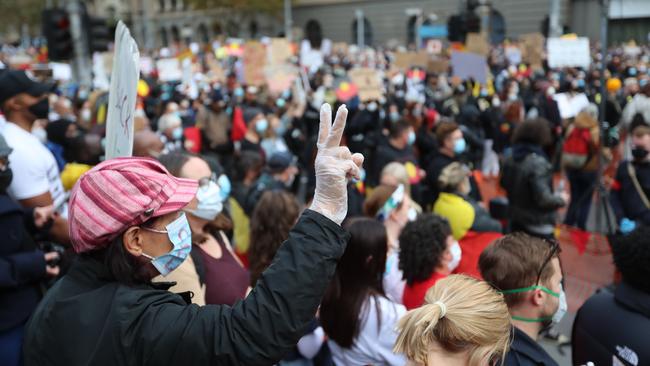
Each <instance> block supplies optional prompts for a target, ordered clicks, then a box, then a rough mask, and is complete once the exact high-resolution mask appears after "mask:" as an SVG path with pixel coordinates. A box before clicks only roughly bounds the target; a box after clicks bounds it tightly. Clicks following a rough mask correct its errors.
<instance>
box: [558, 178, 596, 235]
mask: <svg viewBox="0 0 650 366" xmlns="http://www.w3.org/2000/svg"><path fill="white" fill-rule="evenodd" d="M567 178H568V179H569V185H570V186H571V202H569V208H568V209H567V213H566V217H565V218H564V223H565V224H567V225H569V226H576V227H579V228H580V229H582V230H584V229H585V226H586V223H587V217H588V216H589V209H590V208H591V198H592V196H593V194H594V189H595V188H596V185H597V184H598V182H597V181H596V179H597V178H598V173H596V172H584V171H581V170H568V171H567Z"/></svg>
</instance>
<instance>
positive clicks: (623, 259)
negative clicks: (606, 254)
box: [609, 226, 650, 293]
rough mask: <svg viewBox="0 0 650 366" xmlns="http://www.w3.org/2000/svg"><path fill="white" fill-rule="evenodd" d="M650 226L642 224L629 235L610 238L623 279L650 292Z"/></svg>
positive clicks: (615, 261) (617, 266)
mask: <svg viewBox="0 0 650 366" xmlns="http://www.w3.org/2000/svg"><path fill="white" fill-rule="evenodd" d="M648 238H650V226H641V227H639V228H637V229H636V230H634V231H632V232H631V233H629V234H627V235H615V236H611V237H610V238H609V242H610V243H611V246H612V254H613V256H614V263H615V264H616V268H618V270H619V271H620V272H621V275H622V276H623V281H625V282H626V283H627V284H629V285H630V286H632V287H634V288H637V289H639V290H641V291H644V292H646V293H650V280H649V279H650V239H648Z"/></svg>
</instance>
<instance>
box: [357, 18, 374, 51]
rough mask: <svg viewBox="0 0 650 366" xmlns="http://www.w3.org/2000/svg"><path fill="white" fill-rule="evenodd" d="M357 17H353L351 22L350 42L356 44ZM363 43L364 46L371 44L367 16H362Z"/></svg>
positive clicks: (370, 26)
mask: <svg viewBox="0 0 650 366" xmlns="http://www.w3.org/2000/svg"><path fill="white" fill-rule="evenodd" d="M357 25H358V24H357V19H356V18H355V19H354V21H353V22H352V43H353V44H357V39H358V38H357V31H358V27H357ZM363 44H364V45H366V46H372V25H370V21H369V20H368V18H366V17H363Z"/></svg>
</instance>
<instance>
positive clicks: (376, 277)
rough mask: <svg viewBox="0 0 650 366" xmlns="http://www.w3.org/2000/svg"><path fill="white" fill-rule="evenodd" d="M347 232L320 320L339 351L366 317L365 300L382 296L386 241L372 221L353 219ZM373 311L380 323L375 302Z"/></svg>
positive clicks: (349, 344)
mask: <svg viewBox="0 0 650 366" xmlns="http://www.w3.org/2000/svg"><path fill="white" fill-rule="evenodd" d="M346 230H347V231H348V232H349V233H350V240H349V241H348V245H347V247H346V248H345V253H343V257H341V260H340V261H339V264H338V267H337V268H336V273H334V278H333V279H332V282H331V283H330V286H329V288H328V289H327V291H326V292H325V297H324V298H323V302H322V304H321V309H320V319H321V323H322V325H323V329H325V332H326V333H327V335H328V336H329V338H330V339H332V340H334V341H336V343H337V344H338V345H339V346H341V347H344V348H350V347H352V344H353V343H354V339H355V338H356V337H357V336H358V335H359V328H360V325H361V322H362V320H363V318H364V317H365V316H366V314H367V310H368V309H367V308H363V306H364V303H365V302H366V299H368V297H369V296H385V295H384V287H383V285H382V278H383V274H384V270H385V268H386V251H387V248H388V239H387V236H386V228H385V227H384V225H383V224H381V223H380V222H379V221H377V220H373V219H367V218H356V219H352V220H350V221H349V222H348V224H347V225H346ZM376 307H377V323H379V322H380V312H379V303H378V302H377V303H376ZM362 313H363V314H362Z"/></svg>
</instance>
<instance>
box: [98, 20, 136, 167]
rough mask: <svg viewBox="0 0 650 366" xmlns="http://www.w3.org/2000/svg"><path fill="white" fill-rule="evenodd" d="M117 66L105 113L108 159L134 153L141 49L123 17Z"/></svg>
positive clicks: (119, 26) (117, 37)
mask: <svg viewBox="0 0 650 366" xmlns="http://www.w3.org/2000/svg"><path fill="white" fill-rule="evenodd" d="M113 65H115V67H114V68H113V72H112V74H111V87H110V90H109V95H108V111H107V113H108V114H107V116H106V159H112V158H116V157H121V156H131V155H132V153H133V116H134V114H135V102H136V99H137V90H138V80H139V79H140V52H139V51H138V45H137V44H136V43H135V40H134V39H133V37H131V33H130V32H129V29H128V28H127V27H126V26H125V25H124V23H122V22H121V21H120V22H119V23H118V24H117V29H116V30H115V61H114V62H113Z"/></svg>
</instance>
